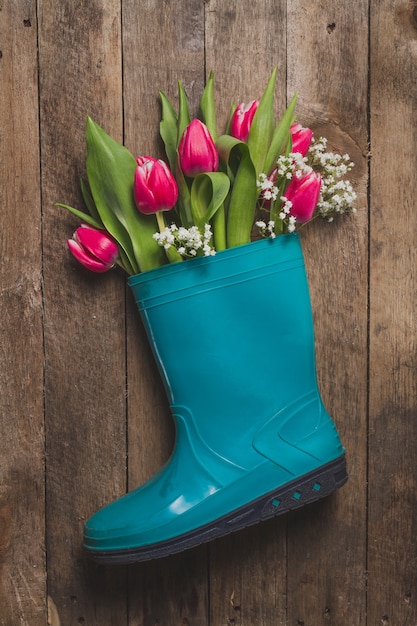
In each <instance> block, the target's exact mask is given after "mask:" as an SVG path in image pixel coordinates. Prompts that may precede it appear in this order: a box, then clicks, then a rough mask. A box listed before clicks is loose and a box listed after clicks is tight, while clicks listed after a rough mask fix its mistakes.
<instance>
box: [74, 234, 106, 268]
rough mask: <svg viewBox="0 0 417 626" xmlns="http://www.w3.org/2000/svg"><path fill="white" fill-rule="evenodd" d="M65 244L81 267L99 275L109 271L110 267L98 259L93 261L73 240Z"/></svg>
mask: <svg viewBox="0 0 417 626" xmlns="http://www.w3.org/2000/svg"><path fill="white" fill-rule="evenodd" d="M67 244H68V248H69V249H70V251H71V253H72V255H73V256H74V257H75V258H76V259H77V261H79V262H80V263H81V264H82V265H84V267H86V268H87V269H89V270H91V271H92V272H96V273H98V274H101V273H103V272H107V271H108V270H110V269H111V267H112V266H111V265H107V264H105V263H102V262H101V261H99V260H98V259H95V258H94V257H92V256H90V255H89V254H87V252H86V251H85V250H84V249H83V248H82V247H81V246H80V244H79V243H77V242H76V241H75V240H74V239H68V241H67Z"/></svg>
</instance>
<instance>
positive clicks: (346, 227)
mask: <svg viewBox="0 0 417 626" xmlns="http://www.w3.org/2000/svg"><path fill="white" fill-rule="evenodd" d="M275 65H277V66H278V67H279V79H278V87H277V111H280V112H282V110H283V108H284V106H285V103H286V102H287V101H288V99H289V98H290V97H291V96H292V94H293V93H294V91H295V90H298V91H299V105H298V109H297V111H298V119H299V121H301V122H302V123H304V124H305V125H311V126H312V127H313V128H314V130H315V131H316V134H318V133H322V134H324V135H326V136H327V137H328V138H329V140H330V142H331V146H332V147H333V148H335V149H337V150H340V151H342V152H345V151H346V152H348V153H349V154H350V155H351V157H352V158H353V159H354V161H355V162H356V167H355V170H354V173H353V175H352V179H353V180H354V182H355V187H356V190H357V192H358V203H357V206H358V213H357V215H356V216H355V217H348V218H347V219H343V220H340V221H339V222H337V223H334V224H332V225H326V224H325V223H321V224H317V225H316V224H315V225H313V226H312V227H310V228H309V229H308V231H307V230H306V231H305V232H304V234H303V245H304V251H305V256H306V262H307V266H308V272H309V280H310V286H311V295H312V300H313V307H314V315H315V328H316V343H317V365H318V375H319V380H320V386H321V390H322V394H323V398H324V400H325V403H326V405H327V407H328V409H329V411H330V413H331V414H332V415H333V416H334V419H335V421H336V423H337V426H338V428H339V430H340V432H341V435H342V438H343V440H344V443H345V445H346V447H347V455H348V463H349V471H350V480H349V482H348V483H347V484H346V485H345V487H343V489H342V490H340V491H339V492H338V493H337V494H335V495H334V496H331V497H330V498H329V499H327V500H325V501H323V502H321V503H318V504H315V505H312V506H310V507H309V508H305V509H302V510H300V511H298V512H294V513H292V514H290V515H288V516H285V517H283V518H278V519H276V520H272V521H269V522H266V523H264V524H262V525H259V526H257V527H254V528H251V529H247V530H246V531H243V532H240V533H238V534H236V535H233V536H230V537H228V538H224V539H221V540H218V541H215V542H214V543H212V544H210V545H206V546H202V547H199V548H196V549H193V550H191V551H190V552H187V553H185V554H182V555H178V556H174V557H172V558H166V559H162V560H159V561H155V562H151V563H148V564H138V565H135V566H130V567H128V568H127V567H124V566H123V567H122V566H110V567H104V566H97V565H94V564H92V563H90V562H88V561H87V560H86V559H85V557H84V555H83V552H82V550H81V537H82V527H83V523H84V520H85V519H86V517H88V516H89V515H90V514H91V513H93V512H94V511H95V510H96V509H98V508H99V507H101V506H102V505H104V504H105V503H107V502H109V501H111V500H113V499H114V498H115V497H117V496H119V495H121V494H122V493H124V492H125V490H126V489H127V488H133V487H135V486H136V485H137V484H139V483H140V482H142V481H144V480H145V479H146V478H148V477H149V476H150V475H151V474H153V473H154V472H155V471H156V470H157V469H158V468H159V467H160V465H161V463H162V462H163V461H164V460H165V459H166V458H167V457H168V455H169V452H170V450H171V446H172V442H173V427H172V423H171V418H170V416H169V413H168V410H167V406H166V401H165V399H164V396H163V391H162V386H161V383H160V381H159V379H158V376H157V373H156V369H155V366H154V364H153V361H152V358H151V356H150V353H149V349H148V347H147V344H146V339H145V336H144V333H143V331H142V329H141V327H140V325H139V320H138V316H137V314H136V311H135V308H134V305H133V301H132V297H131V294H130V293H129V291H127V290H126V287H125V279H124V277H123V275H122V274H121V273H119V272H118V271H116V272H113V273H110V274H107V275H103V276H96V275H91V274H89V273H88V272H87V271H84V270H83V269H82V268H81V267H79V266H77V265H76V264H75V262H72V260H71V259H70V258H69V254H68V252H67V250H66V244H65V240H66V239H67V238H68V237H69V236H71V234H72V231H73V230H74V228H75V227H76V226H77V221H76V220H75V218H73V217H72V216H70V215H69V214H67V213H66V212H64V211H63V210H61V209H59V208H57V207H55V206H54V203H55V202H66V203H69V204H73V205H77V206H79V207H81V201H80V196H79V192H78V178H79V176H80V175H81V174H83V171H84V160H85V144H84V121H85V116H86V115H87V114H89V115H91V116H92V117H93V118H94V119H95V120H96V121H97V122H98V123H99V124H101V125H102V126H103V127H104V128H105V129H106V130H107V132H109V133H110V134H112V135H113V136H114V137H115V138H116V139H118V140H120V141H124V142H125V144H126V145H127V147H128V148H129V149H130V150H131V151H132V152H133V153H134V154H146V153H151V154H154V155H161V144H160V142H159V140H158V122H159V115H160V109H159V104H158V90H159V89H163V90H164V91H165V92H166V93H167V94H168V95H169V96H170V97H171V98H173V99H175V97H176V81H177V79H180V80H181V81H182V82H183V84H184V86H185V88H186V91H187V93H188V95H189V98H190V101H191V105H192V109H193V113H195V112H196V111H197V104H198V101H199V98H200V94H201V91H202V88H203V85H204V81H205V78H206V76H207V75H208V72H209V71H210V70H211V69H213V70H214V72H215V77H216V100H217V106H218V110H219V129H220V128H222V127H223V125H224V122H225V120H226V117H227V114H228V111H229V105H230V102H231V101H232V100H233V99H234V100H236V101H240V100H244V101H247V100H249V99H252V98H256V97H257V96H258V95H259V94H260V93H261V91H262V90H263V88H264V86H265V84H266V81H267V78H268V77H269V75H270V72H271V71H272V68H273V67H274V66H275ZM416 68H417V7H416V3H414V2H409V1H408V0H357V1H356V2H351V1H350V0H338V1H337V2H335V1H334V0H320V1H319V0H257V1H256V2H254V1H253V0H206V1H203V0H176V1H175V2H174V0H123V1H122V0H37V2H35V1H34V0H0V142H1V152H0V183H1V184H0V194H1V196H0V200H1V202H0V211H1V214H0V219H1V221H0V250H1V264H0V273H1V278H0V288H1V315H0V332H1V340H0V358H1V360H0V389H1V391H0V393H1V396H0V407H1V422H0V424H1V426H0V427H1V436H0V624H1V626H40V625H43V626H44V625H46V624H52V625H53V626H57V625H58V624H59V623H60V624H61V625H62V626H80V625H85V626H92V625H97V626H110V625H112V626H180V625H182V626H284V625H288V626H321V625H323V626H331V625H333V626H416V624H417V586H416V575H417V563H416V558H417V506H416V495H417V484H416V483H417V469H416V465H417V463H416V461H417V458H416V442H417V410H416V391H417V389H416V337H417V334H416V313H417V311H416V303H417V291H416V276H415V272H416V253H415V246H416V240H417V217H416V208H417V207H416V201H415V198H416V195H417V182H416V181H417V177H416V146H417V130H416V129H417V125H416V97H417V70H416ZM48 598H49V601H48ZM48 605H49V611H48ZM58 616H59V617H58ZM59 620H60V621H59Z"/></svg>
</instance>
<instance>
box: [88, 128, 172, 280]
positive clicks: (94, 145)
mask: <svg viewBox="0 0 417 626" xmlns="http://www.w3.org/2000/svg"><path fill="white" fill-rule="evenodd" d="M86 139H87V177H88V183H89V186H90V189H91V194H92V197H93V200H94V203H95V206H96V207H97V211H98V213H99V215H100V219H101V220H102V222H103V224H104V226H105V228H106V230H107V231H108V232H109V233H110V235H112V237H113V238H114V239H115V240H116V241H117V242H118V244H119V246H120V247H121V248H122V249H123V250H124V252H125V254H126V256H127V258H128V260H129V264H130V266H131V268H132V269H133V271H134V272H138V271H141V272H144V271H147V270H150V269H152V268H154V267H158V266H160V265H163V263H164V260H163V259H164V255H163V251H162V249H161V248H160V247H159V246H158V244H157V243H156V241H155V240H154V239H153V237H152V235H153V234H154V232H155V231H156V230H157V225H156V220H155V216H149V215H142V214H141V213H140V212H139V211H138V210H137V208H136V205H135V202H134V198H133V181H134V174H135V169H136V161H135V159H134V157H133V156H132V154H131V153H130V152H129V151H128V150H127V149H126V148H125V147H124V146H122V145H121V144H119V143H118V142H117V141H115V140H114V139H113V138H112V137H110V136H109V135H108V134H107V133H106V132H105V131H104V130H103V129H102V128H101V127H100V126H99V125H98V124H96V123H95V122H94V121H93V120H92V119H91V118H90V117H88V118H87V132H86Z"/></svg>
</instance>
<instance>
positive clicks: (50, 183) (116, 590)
mask: <svg viewBox="0 0 417 626" xmlns="http://www.w3.org/2000/svg"><path fill="white" fill-rule="evenodd" d="M39 23H40V28H39V57H40V85H41V91H40V102H41V129H42V134H41V139H42V197H43V203H44V231H43V232H44V240H43V241H44V285H45V287H44V293H45V344H46V345H45V355H46V378H45V383H46V392H45V409H46V415H45V422H46V435H47V465H46V485H47V529H48V538H47V550H48V554H47V556H48V584H49V590H50V595H51V597H52V599H53V600H54V602H55V605H56V607H57V610H58V614H59V617H60V619H61V623H62V624H84V623H85V624H100V625H103V626H105V625H107V624H117V625H118V626H119V625H120V626H121V625H122V624H124V623H126V621H127V612H126V590H125V581H126V573H125V569H124V568H115V569H111V568H110V569H108V568H100V567H96V566H95V565H93V564H91V563H89V562H88V561H87V559H86V557H85V556H84V554H83V552H82V548H81V544H82V530H83V523H84V520H85V519H86V517H88V516H89V515H91V514H92V513H93V512H94V511H95V510H96V509H98V508H100V507H101V506H103V505H104V504H106V503H107V502H109V501H111V500H112V499H114V498H115V497H116V496H119V495H121V494H122V493H124V491H125V486H126V470H125V455H126V429H125V421H126V406H125V305H124V294H125V292H124V281H123V277H122V276H121V275H119V274H118V273H113V274H111V275H94V274H90V273H89V272H88V271H87V270H84V269H83V268H82V267H81V266H79V265H78V264H77V263H76V262H75V261H73V260H71V258H70V255H69V253H68V251H67V250H66V244H65V240H66V239H67V238H68V237H69V236H71V234H72V231H73V230H74V228H75V227H76V226H77V225H78V223H77V220H76V219H75V218H73V217H72V216H70V215H69V214H66V212H65V211H64V210H63V209H60V208H57V207H55V206H54V203H55V202H65V203H67V204H72V205H73V206H77V207H78V208H82V202H81V198H80V194H79V191H78V189H79V177H80V176H81V175H83V176H84V175H85V172H84V165H85V156H86V153H85V140H84V133H85V129H84V125H85V119H86V115H87V114H89V115H91V116H92V117H93V119H95V120H96V121H97V122H98V123H99V124H101V125H102V126H103V127H104V128H105V130H106V131H107V132H109V133H110V134H111V135H112V136H114V137H115V139H118V140H119V141H121V140H122V129H123V117H122V76H121V67H122V63H121V14H120V2H119V0H114V1H111V0H96V1H95V2H88V3H85V2H82V1H79V0H76V1H75V2H74V1H73V0H69V1H64V2H59V3H56V2H51V1H50V0H42V1H41V2H40V3H39Z"/></svg>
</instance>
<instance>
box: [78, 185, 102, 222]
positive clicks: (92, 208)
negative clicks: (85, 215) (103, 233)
mask: <svg viewBox="0 0 417 626" xmlns="http://www.w3.org/2000/svg"><path fill="white" fill-rule="evenodd" d="M80 188H81V194H82V197H83V200H84V204H85V206H86V207H87V209H88V212H89V213H90V215H91V217H93V218H94V219H95V220H96V221H97V222H101V220H100V215H99V212H98V211H97V207H96V205H95V204H94V200H93V197H92V195H91V193H90V190H89V189H88V186H87V185H86V184H85V182H84V181H83V179H82V178H80Z"/></svg>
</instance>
